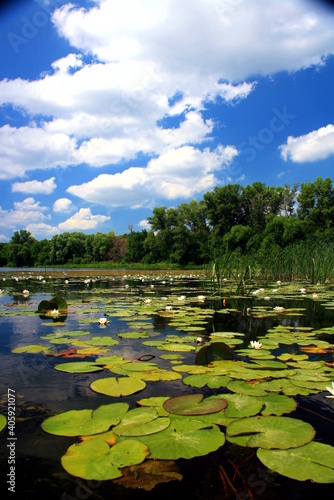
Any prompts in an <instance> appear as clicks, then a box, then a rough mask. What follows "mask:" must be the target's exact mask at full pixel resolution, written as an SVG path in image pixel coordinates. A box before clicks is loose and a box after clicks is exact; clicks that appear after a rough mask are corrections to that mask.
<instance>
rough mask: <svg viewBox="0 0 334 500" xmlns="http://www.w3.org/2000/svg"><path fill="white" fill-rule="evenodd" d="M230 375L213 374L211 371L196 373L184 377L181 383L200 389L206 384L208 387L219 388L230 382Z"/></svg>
mask: <svg viewBox="0 0 334 500" xmlns="http://www.w3.org/2000/svg"><path fill="white" fill-rule="evenodd" d="M230 380H231V379H230V377H228V376H227V375H214V374H212V373H203V374H198V375H188V376H187V377H184V379H183V383H184V384H186V385H189V386H190V387H197V388H199V389H201V388H202V387H205V386H206V385H207V386H208V387H210V389H219V388H220V387H226V386H227V384H228V383H229V382H230Z"/></svg>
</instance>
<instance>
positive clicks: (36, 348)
mask: <svg viewBox="0 0 334 500" xmlns="http://www.w3.org/2000/svg"><path fill="white" fill-rule="evenodd" d="M12 352H13V353H15V354H21V353H23V352H25V353H27V354H36V353H38V352H44V353H45V354H49V353H51V352H52V351H51V349H50V347H45V346H44V345H41V344H39V345H36V344H31V345H25V346H22V347H16V348H15V349H13V350H12Z"/></svg>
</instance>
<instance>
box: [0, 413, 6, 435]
mask: <svg viewBox="0 0 334 500" xmlns="http://www.w3.org/2000/svg"><path fill="white" fill-rule="evenodd" d="M6 425H7V420H6V417H4V416H3V415H0V432H1V431H2V430H3V429H4V428H5V427H6Z"/></svg>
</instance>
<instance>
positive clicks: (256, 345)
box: [250, 340, 262, 349]
mask: <svg viewBox="0 0 334 500" xmlns="http://www.w3.org/2000/svg"><path fill="white" fill-rule="evenodd" d="M250 346H251V347H252V349H261V347H262V344H261V342H258V341H257V340H251V341H250Z"/></svg>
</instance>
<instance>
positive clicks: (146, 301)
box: [144, 299, 152, 304]
mask: <svg viewBox="0 0 334 500" xmlns="http://www.w3.org/2000/svg"><path fill="white" fill-rule="evenodd" d="M144 302H145V304H150V303H151V302H152V299H144Z"/></svg>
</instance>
